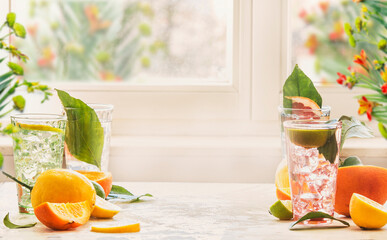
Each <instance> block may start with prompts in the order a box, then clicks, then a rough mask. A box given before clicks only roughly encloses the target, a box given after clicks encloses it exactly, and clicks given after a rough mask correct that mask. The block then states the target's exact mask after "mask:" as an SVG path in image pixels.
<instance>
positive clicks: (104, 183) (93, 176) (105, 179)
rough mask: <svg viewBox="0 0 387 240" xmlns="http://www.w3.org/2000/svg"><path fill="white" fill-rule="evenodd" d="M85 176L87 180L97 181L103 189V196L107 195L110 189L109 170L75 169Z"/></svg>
mask: <svg viewBox="0 0 387 240" xmlns="http://www.w3.org/2000/svg"><path fill="white" fill-rule="evenodd" d="M77 172H79V173H80V174H82V175H84V176H85V177H87V178H88V179H89V180H92V181H94V182H97V183H98V184H99V185H101V187H102V188H103V190H104V191H105V196H108V195H109V193H110V190H111V189H112V174H111V173H110V172H89V171H77Z"/></svg>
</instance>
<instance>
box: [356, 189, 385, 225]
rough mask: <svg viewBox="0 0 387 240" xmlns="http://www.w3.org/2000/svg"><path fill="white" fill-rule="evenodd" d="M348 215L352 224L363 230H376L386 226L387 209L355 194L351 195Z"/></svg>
mask: <svg viewBox="0 0 387 240" xmlns="http://www.w3.org/2000/svg"><path fill="white" fill-rule="evenodd" d="M349 213H350V214H351V218H352V220H353V222H354V223H355V224H356V225H358V226H359V227H361V228H364V229H378V228H382V227H383V226H384V225H386V224H387V208H385V207H384V206H383V205H381V204H379V203H377V202H375V201H373V200H371V199H369V198H367V197H365V196H363V195H360V194H357V193H354V194H352V197H351V202H350V203H349Z"/></svg>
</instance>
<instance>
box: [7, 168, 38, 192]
mask: <svg viewBox="0 0 387 240" xmlns="http://www.w3.org/2000/svg"><path fill="white" fill-rule="evenodd" d="M1 172H2V173H3V174H4V175H5V176H7V177H9V178H10V179H12V180H14V181H15V182H17V183H19V184H20V185H22V186H23V187H25V188H27V189H28V190H30V191H32V188H33V187H31V186H29V185H27V184H25V183H24V182H22V181H20V180H18V179H16V178H15V177H13V176H11V175H9V174H8V173H6V172H4V171H1Z"/></svg>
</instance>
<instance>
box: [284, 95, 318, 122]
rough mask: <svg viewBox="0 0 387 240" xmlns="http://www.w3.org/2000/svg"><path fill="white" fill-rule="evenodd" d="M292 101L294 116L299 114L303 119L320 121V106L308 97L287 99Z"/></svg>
mask: <svg viewBox="0 0 387 240" xmlns="http://www.w3.org/2000/svg"><path fill="white" fill-rule="evenodd" d="M286 98H287V99H290V100H292V114H297V115H298V116H299V117H301V118H302V119H319V118H320V117H321V115H322V112H321V109H320V106H319V105H318V104H317V103H316V102H315V101H313V100H312V99H310V98H307V97H299V96H294V97H286Z"/></svg>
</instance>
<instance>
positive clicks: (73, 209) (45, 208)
mask: <svg viewBox="0 0 387 240" xmlns="http://www.w3.org/2000/svg"><path fill="white" fill-rule="evenodd" d="M34 213H35V216H36V217H37V218H38V219H39V221H40V222H41V223H43V224H44V225H46V226H47V227H49V228H52V229H54V230H65V229H69V228H76V227H79V226H81V225H83V224H85V223H86V222H87V221H88V220H89V218H90V207H89V203H88V202H87V201H83V202H77V203H49V202H44V203H42V204H40V205H39V206H37V207H35V208H34Z"/></svg>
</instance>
